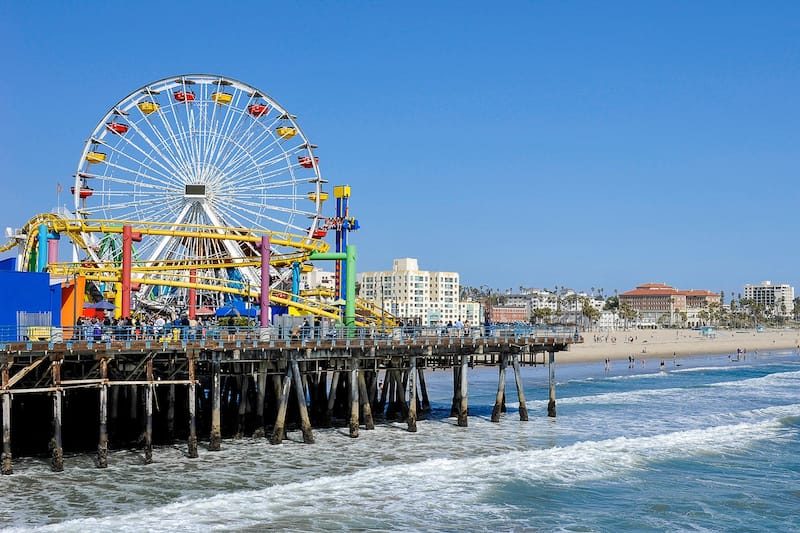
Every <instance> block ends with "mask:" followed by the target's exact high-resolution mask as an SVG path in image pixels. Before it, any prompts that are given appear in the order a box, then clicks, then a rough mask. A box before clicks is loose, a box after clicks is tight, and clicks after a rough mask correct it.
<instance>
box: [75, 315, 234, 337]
mask: <svg viewBox="0 0 800 533" xmlns="http://www.w3.org/2000/svg"><path fill="white" fill-rule="evenodd" d="M221 320H224V319H220V320H219V321H218V320H215V319H211V318H189V317H188V316H186V315H184V316H182V317H178V318H175V319H170V318H168V317H164V316H163V315H154V316H147V317H142V318H134V317H123V318H119V319H116V318H114V317H112V316H105V317H103V318H98V317H91V318H89V317H80V318H79V319H78V323H77V325H76V332H75V333H76V337H77V339H78V340H86V341H95V342H108V341H112V340H155V341H163V340H168V339H171V340H195V339H205V338H207V337H213V336H217V335H219V329H220V327H221V326H222V325H223V324H221V323H220V321H221ZM234 327H235V325H234Z"/></svg>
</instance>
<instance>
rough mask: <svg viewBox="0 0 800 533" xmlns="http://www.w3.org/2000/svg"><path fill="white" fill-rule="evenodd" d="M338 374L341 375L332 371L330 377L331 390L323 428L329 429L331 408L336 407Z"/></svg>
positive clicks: (331, 417)
mask: <svg viewBox="0 0 800 533" xmlns="http://www.w3.org/2000/svg"><path fill="white" fill-rule="evenodd" d="M340 374H341V372H340V371H338V370H334V371H333V375H332V376H331V388H330V392H329V393H328V408H327V410H326V411H325V420H324V425H325V427H331V424H332V419H333V408H334V406H335V405H336V389H337V388H338V387H339V375H340Z"/></svg>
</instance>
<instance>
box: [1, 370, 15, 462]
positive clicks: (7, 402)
mask: <svg viewBox="0 0 800 533" xmlns="http://www.w3.org/2000/svg"><path fill="white" fill-rule="evenodd" d="M7 383H8V366H7V365H3V385H4V387H3V388H6V387H5V386H6V384H7ZM2 460H3V464H2V474H3V475H8V474H13V473H14V468H13V465H12V462H11V394H10V393H9V392H6V393H5V394H3V457H2Z"/></svg>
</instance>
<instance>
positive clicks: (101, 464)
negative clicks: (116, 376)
mask: <svg viewBox="0 0 800 533" xmlns="http://www.w3.org/2000/svg"><path fill="white" fill-rule="evenodd" d="M100 379H102V380H103V383H102V384H101V385H100V440H99V442H98V443H97V468H107V467H108V359H107V358H105V357H103V358H102V359H100Z"/></svg>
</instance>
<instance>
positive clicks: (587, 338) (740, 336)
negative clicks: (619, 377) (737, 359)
mask: <svg viewBox="0 0 800 533" xmlns="http://www.w3.org/2000/svg"><path fill="white" fill-rule="evenodd" d="M798 347H800V330H798V329H767V330H764V331H762V332H756V331H755V330H754V329H752V328H751V329H748V330H745V329H739V330H733V329H722V330H717V329H715V330H714V334H713V335H711V336H704V335H702V334H701V332H700V331H694V330H690V329H677V330H676V329H656V330H649V329H629V330H617V331H614V332H600V331H596V332H593V331H586V332H583V343H582V344H573V345H571V346H570V349H569V351H567V352H560V353H558V354H556V361H557V362H558V363H585V362H592V361H601V362H602V361H604V360H605V359H606V358H609V359H610V360H612V361H615V360H625V361H627V360H628V358H629V357H631V356H632V357H633V358H634V359H635V360H636V361H641V360H642V359H644V360H648V359H666V358H672V357H673V356H674V357H688V356H694V355H701V354H726V353H728V354H731V355H734V356H735V355H736V353H737V350H742V351H744V352H745V353H747V354H750V353H755V352H758V351H766V350H787V349H795V348H798Z"/></svg>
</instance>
